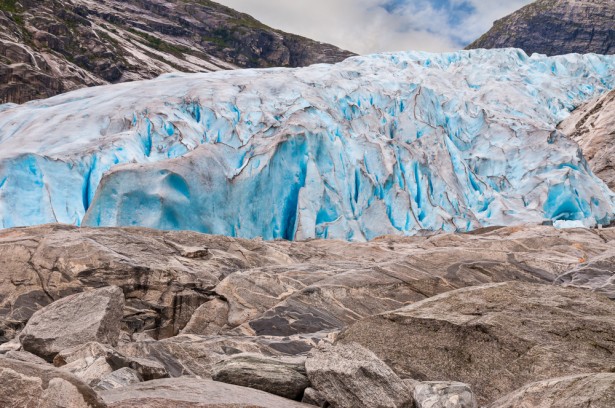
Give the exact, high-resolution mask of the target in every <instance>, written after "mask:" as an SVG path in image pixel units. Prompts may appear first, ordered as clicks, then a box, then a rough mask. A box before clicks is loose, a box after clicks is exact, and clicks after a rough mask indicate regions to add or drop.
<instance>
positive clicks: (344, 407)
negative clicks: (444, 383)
mask: <svg viewBox="0 0 615 408" xmlns="http://www.w3.org/2000/svg"><path fill="white" fill-rule="evenodd" d="M305 368H306V370H307V374H308V378H309V379H310V383H311V384H312V387H313V388H315V389H316V390H318V391H319V392H320V394H321V395H322V397H323V398H324V399H325V400H326V401H327V402H328V403H329V404H331V406H333V407H335V408H363V407H364V408H412V407H413V399H412V391H411V390H410V388H409V387H408V386H407V385H406V384H405V383H404V381H402V380H401V379H400V378H399V377H398V376H397V374H395V373H394V372H393V370H391V369H390V368H389V367H387V365H386V364H385V363H383V362H382V361H380V359H378V357H376V355H375V354H374V353H372V352H371V351H369V350H367V349H365V348H363V347H361V346H360V345H358V344H352V343H350V344H345V345H336V346H328V347H323V348H320V349H314V350H313V351H312V352H311V353H310V355H309V356H308V359H307V360H306V362H305Z"/></svg>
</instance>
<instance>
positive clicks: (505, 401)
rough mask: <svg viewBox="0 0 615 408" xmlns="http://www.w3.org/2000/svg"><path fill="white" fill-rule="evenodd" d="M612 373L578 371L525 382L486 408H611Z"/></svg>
mask: <svg viewBox="0 0 615 408" xmlns="http://www.w3.org/2000/svg"><path fill="white" fill-rule="evenodd" d="M614 403H615V374H613V373H600V374H582V375H576V376H570V377H563V378H554V379H550V380H546V381H540V382H536V383H532V384H529V385H526V386H525V387H523V388H521V389H519V390H517V391H515V392H513V393H511V394H509V395H507V396H505V397H503V398H501V399H499V400H497V401H496V402H494V403H493V404H491V405H489V408H533V407H540V408H584V407H591V408H612V407H613V404H614Z"/></svg>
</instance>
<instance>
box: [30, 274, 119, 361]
mask: <svg viewBox="0 0 615 408" xmlns="http://www.w3.org/2000/svg"><path fill="white" fill-rule="evenodd" d="M123 310H124V295H123V293H122V290H121V289H120V288H118V287H116V286H109V287H105V288H101V289H96V290H92V291H88V292H83V293H78V294H75V295H71V296H67V297H65V298H62V299H60V300H58V301H56V302H54V303H52V304H50V305H49V306H46V307H45V308H43V309H41V310H39V311H37V312H36V313H35V314H34V315H33V316H32V317H31V318H30V320H29V321H28V324H27V325H26V327H25V328H24V330H23V331H22V332H21V334H20V336H19V340H20V342H21V344H22V346H23V348H24V350H26V351H29V352H31V353H33V354H36V355H38V356H40V357H43V358H45V359H47V360H49V361H51V360H53V358H54V356H55V355H56V354H57V353H59V352H60V351H62V350H64V349H67V348H70V347H73V346H77V345H79V344H82V343H87V342H90V341H95V342H100V343H107V344H111V345H114V344H117V340H118V337H119V335H120V325H121V320H122V315H123Z"/></svg>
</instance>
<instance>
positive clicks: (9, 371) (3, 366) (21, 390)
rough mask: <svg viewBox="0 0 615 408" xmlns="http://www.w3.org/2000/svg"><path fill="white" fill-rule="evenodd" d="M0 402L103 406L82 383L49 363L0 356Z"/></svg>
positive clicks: (40, 407)
mask: <svg viewBox="0 0 615 408" xmlns="http://www.w3.org/2000/svg"><path fill="white" fill-rule="evenodd" d="M0 384H2V386H1V387H0V406H1V407H7V408H8V407H16V408H17V407H28V408H29V407H37V408H59V407H67V408H105V407H106V405H105V404H104V402H103V401H102V400H101V399H100V398H99V397H98V396H97V395H96V393H95V392H94V391H93V390H92V389H91V388H90V387H88V386H87V385H86V384H84V383H83V382H81V381H80V380H78V379H77V378H75V377H73V376H72V375H70V374H68V373H66V372H64V371H62V370H58V369H56V368H53V367H50V366H44V365H39V364H32V363H28V362H25V361H19V360H11V359H8V358H0Z"/></svg>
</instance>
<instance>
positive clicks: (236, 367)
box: [212, 354, 310, 400]
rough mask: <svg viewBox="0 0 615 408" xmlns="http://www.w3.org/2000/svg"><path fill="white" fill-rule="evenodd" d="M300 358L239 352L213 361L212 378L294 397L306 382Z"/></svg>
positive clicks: (290, 397)
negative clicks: (215, 362)
mask: <svg viewBox="0 0 615 408" xmlns="http://www.w3.org/2000/svg"><path fill="white" fill-rule="evenodd" d="M304 360H305V359H299V360H295V361H284V360H282V359H279V358H278V359H275V358H271V357H265V356H262V355H258V354H239V355H236V356H231V357H229V358H227V359H225V360H223V361H221V362H219V363H217V364H215V365H214V367H213V372H212V379H213V380H215V381H220V382H224V383H228V384H235V385H241V386H243V387H249V388H254V389H257V390H261V391H265V392H268V393H270V394H275V395H279V396H281V397H284V398H289V399H293V400H297V399H301V396H302V394H303V391H304V390H305V389H306V388H307V387H308V386H309V385H310V382H309V381H308V378H307V376H306V373H305V365H304Z"/></svg>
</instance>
